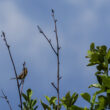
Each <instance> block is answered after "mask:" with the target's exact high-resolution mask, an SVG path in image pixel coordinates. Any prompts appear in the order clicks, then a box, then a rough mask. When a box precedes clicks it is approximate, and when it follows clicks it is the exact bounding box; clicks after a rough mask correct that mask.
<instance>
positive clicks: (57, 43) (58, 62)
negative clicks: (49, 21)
mask: <svg viewBox="0 0 110 110" xmlns="http://www.w3.org/2000/svg"><path fill="white" fill-rule="evenodd" d="M52 18H53V21H54V25H55V30H54V32H55V36H56V45H57V47H56V50H55V48H54V47H53V45H52V43H51V40H49V39H48V38H47V36H46V35H45V33H44V32H43V31H42V29H41V28H40V27H39V26H37V27H38V30H39V32H40V33H41V34H42V35H43V36H44V37H45V38H46V40H47V41H48V43H49V44H50V46H51V48H52V50H53V51H54V53H55V55H56V56H57V87H56V86H55V84H54V83H51V84H52V86H53V87H54V88H55V89H56V91H57V95H58V96H57V97H58V108H57V110H59V103H60V102H59V101H60V99H59V97H60V93H59V92H60V90H59V81H60V79H61V77H60V59H59V50H60V47H59V39H58V34H57V25H56V22H57V19H56V18H55V16H54V10H53V9H52Z"/></svg>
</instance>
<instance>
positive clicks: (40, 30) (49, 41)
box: [37, 25, 57, 55]
mask: <svg viewBox="0 0 110 110" xmlns="http://www.w3.org/2000/svg"><path fill="white" fill-rule="evenodd" d="M37 28H38V30H39V32H40V33H41V34H42V35H43V36H44V37H45V38H46V40H47V41H48V43H49V44H50V46H51V48H52V50H53V51H54V53H55V54H56V55H57V52H56V50H55V49H54V47H53V45H52V43H51V40H49V39H48V38H47V36H46V35H45V33H44V32H43V31H42V29H41V28H40V26H39V25H37Z"/></svg>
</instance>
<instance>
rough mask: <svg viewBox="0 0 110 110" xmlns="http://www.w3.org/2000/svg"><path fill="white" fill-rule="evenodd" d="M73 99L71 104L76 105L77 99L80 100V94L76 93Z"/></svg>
mask: <svg viewBox="0 0 110 110" xmlns="http://www.w3.org/2000/svg"><path fill="white" fill-rule="evenodd" d="M71 99H72V102H71V104H72V105H73V104H75V102H76V101H77V99H78V94H77V93H74V94H73V95H72V97H71Z"/></svg>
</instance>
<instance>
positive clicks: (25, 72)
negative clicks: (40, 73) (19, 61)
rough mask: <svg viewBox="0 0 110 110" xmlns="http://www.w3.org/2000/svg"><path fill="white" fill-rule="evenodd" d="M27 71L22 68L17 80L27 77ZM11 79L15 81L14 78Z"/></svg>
mask: <svg viewBox="0 0 110 110" xmlns="http://www.w3.org/2000/svg"><path fill="white" fill-rule="evenodd" d="M27 73H28V70H27V68H26V67H24V68H23V70H22V72H21V74H20V75H18V76H17V79H19V80H23V79H25V77H26V76H27ZM11 79H16V78H11Z"/></svg>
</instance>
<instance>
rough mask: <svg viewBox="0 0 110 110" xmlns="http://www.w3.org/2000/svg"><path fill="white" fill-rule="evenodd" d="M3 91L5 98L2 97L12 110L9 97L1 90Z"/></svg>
mask: <svg viewBox="0 0 110 110" xmlns="http://www.w3.org/2000/svg"><path fill="white" fill-rule="evenodd" d="M1 91H2V94H3V96H0V97H1V98H3V99H5V100H6V102H7V104H8V106H9V108H10V110H12V107H11V104H10V102H9V100H8V97H7V96H6V95H5V93H4V92H3V90H1Z"/></svg>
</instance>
